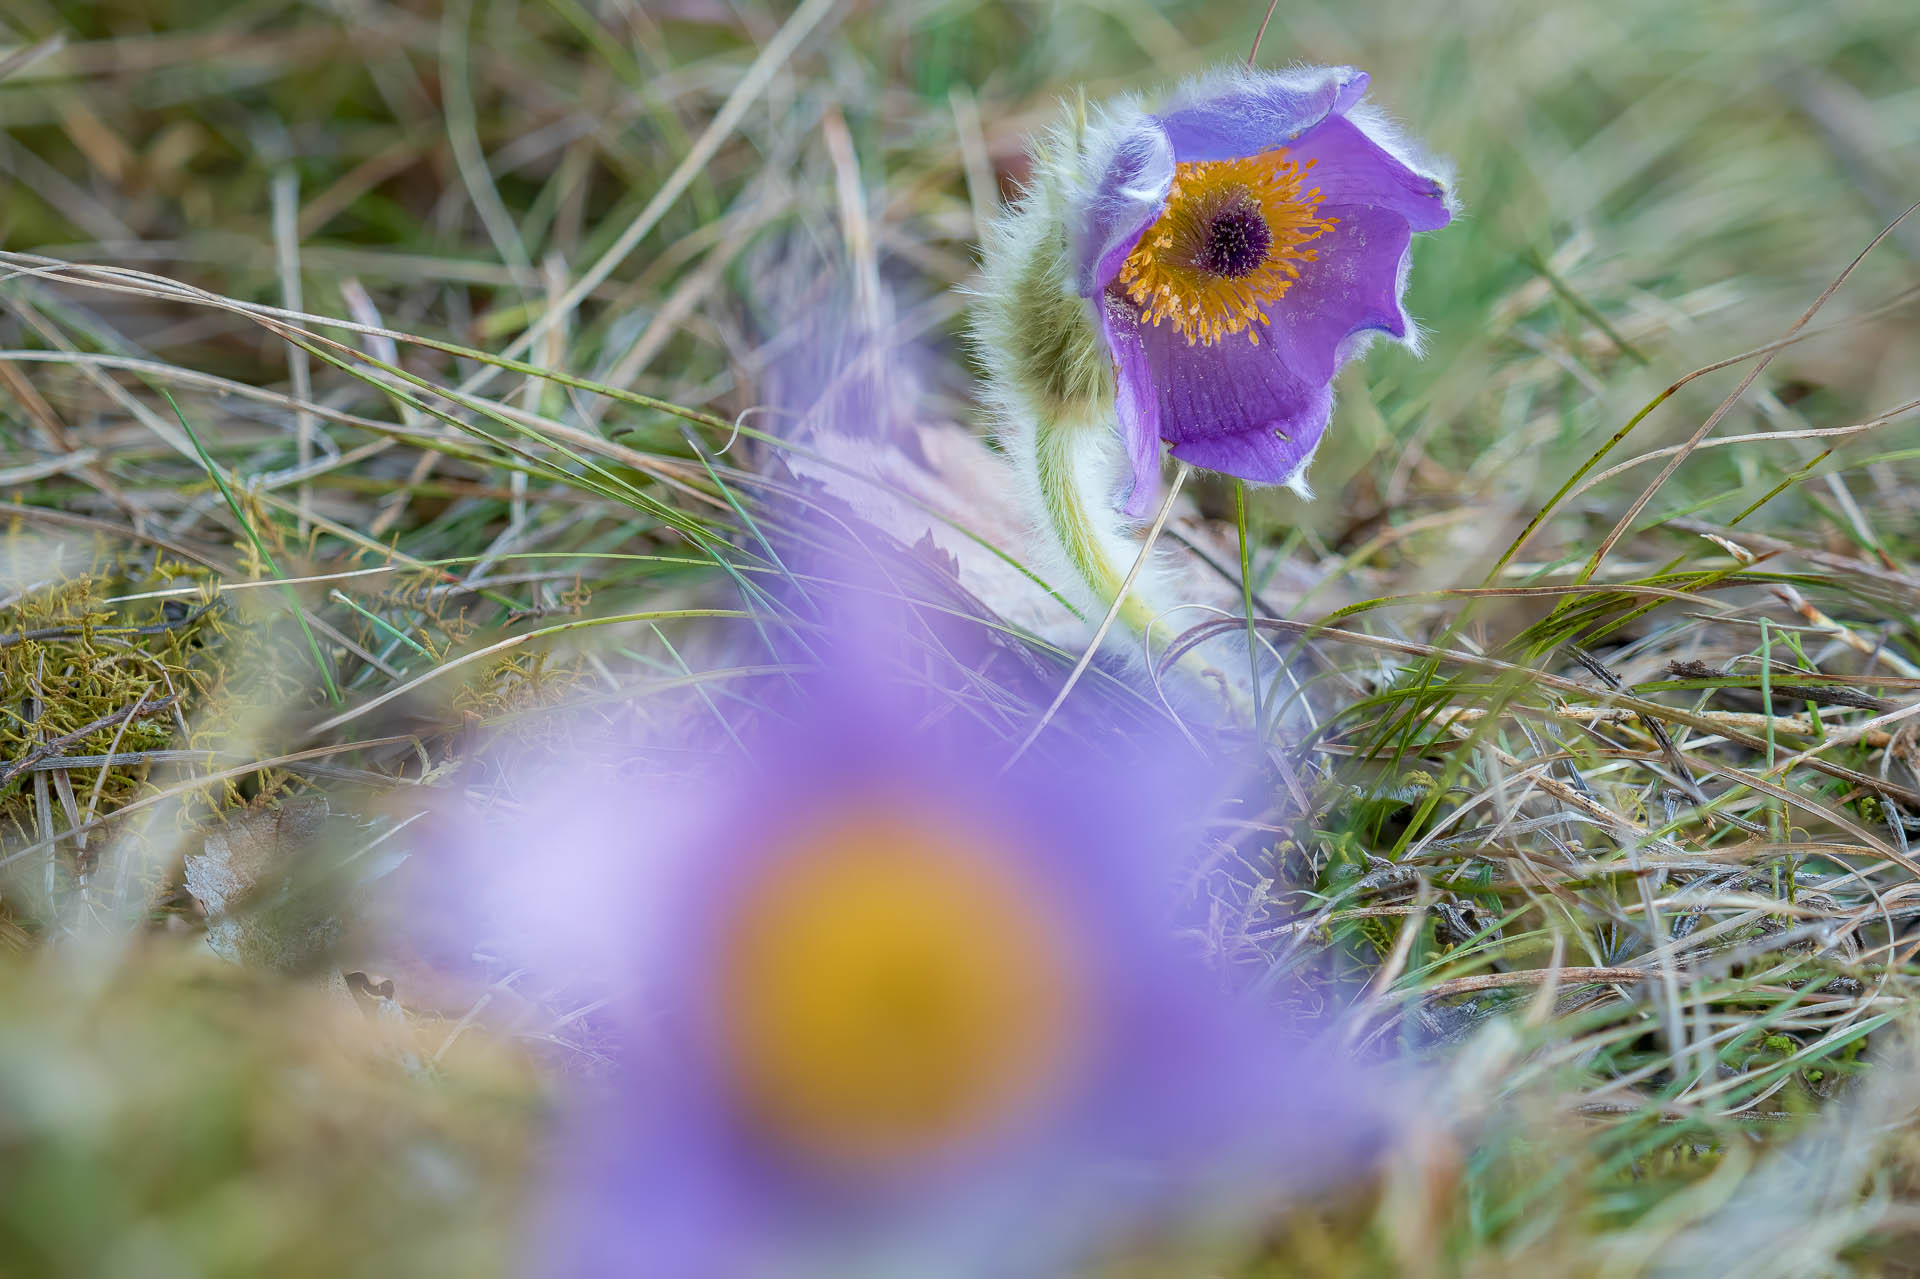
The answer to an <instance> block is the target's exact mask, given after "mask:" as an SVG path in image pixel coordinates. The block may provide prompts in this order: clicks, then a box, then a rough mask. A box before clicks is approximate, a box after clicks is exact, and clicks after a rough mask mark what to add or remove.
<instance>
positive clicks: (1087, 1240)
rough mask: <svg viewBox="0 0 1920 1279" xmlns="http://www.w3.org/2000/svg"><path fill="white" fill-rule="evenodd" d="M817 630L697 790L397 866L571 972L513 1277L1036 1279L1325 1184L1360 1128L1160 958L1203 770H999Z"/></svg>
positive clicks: (1135, 760)
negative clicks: (543, 1203)
mask: <svg viewBox="0 0 1920 1279" xmlns="http://www.w3.org/2000/svg"><path fill="white" fill-rule="evenodd" d="M832 623H833V624H832V626H831V629H830V630H829V631H828V632H827V633H829V634H833V635H838V636H843V637H844V636H847V635H849V634H857V635H859V636H860V639H859V640H858V641H857V642H854V643H851V644H849V643H847V642H845V641H844V640H843V641H842V642H841V643H840V645H839V647H838V648H837V649H836V650H835V651H833V652H830V653H829V654H827V655H826V657H825V659H824V662H825V669H824V670H822V671H820V672H817V673H816V674H815V675H814V676H812V677H810V678H802V679H801V680H800V681H799V688H798V695H797V696H791V697H787V698H785V699H783V700H782V701H781V702H780V703H779V704H778V705H777V707H776V710H777V712H778V714H777V715H774V714H769V715H768V716H766V718H765V721H764V722H763V723H762V724H761V726H760V729H759V731H756V732H752V733H748V734H746V735H745V740H744V744H745V747H746V751H747V756H746V758H739V759H735V760H734V761H732V766H731V767H729V768H727V769H724V770H722V769H715V770H712V776H711V778H710V780H709V781H707V782H706V783H704V784H701V785H698V786H694V787H688V786H686V785H684V784H678V783H676V784H664V783H662V784H649V783H641V784H635V783H631V782H629V783H626V784H623V785H614V786H609V785H607V784H606V783H607V776H606V773H607V770H606V769H605V767H604V766H603V765H601V764H599V763H596V762H594V761H591V760H587V761H581V762H580V763H579V764H578V765H577V766H575V767H572V768H569V769H567V770H564V772H562V773H556V774H555V775H553V776H551V777H549V778H547V779H545V780H544V781H543V782H542V783H541V789H542V790H543V792H544V793H543V794H542V795H541V797H540V798H539V799H538V800H537V801H536V802H535V803H534V804H533V805H532V806H531V807H530V808H529V809H528V810H527V811H526V812H524V813H523V814H521V815H520V816H519V817H517V818H514V819H513V820H510V821H485V822H478V823H467V824H465V825H462V824H459V823H454V824H452V825H449V826H445V827H443V828H442V833H441V836H440V838H439V839H438V840H437V841H433V842H431V843H430V846H429V848H428V849H427V850H426V853H425V855H424V856H423V858H422V861H423V864H424V865H425V866H427V867H431V868H434V870H435V874H436V875H437V876H438V877H439V878H440V880H441V882H442V883H444V884H447V885H449V886H450V887H453V888H458V889H461V890H463V891H464V892H466V893H467V895H468V896H469V898H471V899H473V900H477V901H479V902H480V903H481V904H482V907H483V909H482V914H483V915H486V916H487V917H489V918H493V919H496V920H498V919H503V918H506V917H507V916H511V915H515V914H517V916H518V923H517V925H516V926H515V928H514V929H513V930H510V931H512V932H513V933H514V937H515V940H513V941H511V942H509V943H508V950H509V951H511V952H512V956H511V957H512V960H513V962H520V963H527V964H531V965H535V966H539V965H548V966H555V965H558V966H574V967H577V968H578V969H581V970H583V971H585V972H587V973H591V974H597V975H598V976H599V977H600V978H601V979H602V980H603V981H604V982H605V988H606V990H607V992H608V995H609V998H610V1000H611V1002H610V1016H611V1017H612V1019H613V1021H614V1022H615V1023H616V1025H617V1027H618V1028H619V1030H620V1034H619V1039H620V1045H621V1050H620V1052H619V1053H618V1055H617V1064H616V1065H615V1067H614V1069H613V1072H612V1074H611V1076H610V1077H608V1078H605V1079H601V1080H597V1081H594V1082H593V1083H591V1084H588V1085H583V1086H581V1087H580V1088H579V1090H578V1092H577V1093H576V1095H575V1096H574V1097H573V1099H572V1101H571V1104H570V1108H569V1116H568V1118H567V1120H566V1121H565V1123H564V1125H563V1133H562V1136H561V1139H560V1144H559V1146H558V1147H557V1149H556V1151H555V1152H554V1160H553V1163H554V1172H553V1184H552V1185H551V1186H550V1188H549V1194H548V1201H547V1202H548V1206H547V1209H546V1213H545V1224H544V1228H543V1229H542V1231H541V1233H540V1236H539V1239H538V1241H537V1244H536V1250H535V1256H536V1258H537V1259H536V1261H535V1263H534V1267H533V1268H534V1270H535V1271H536V1272H537V1273H539V1274H542V1275H553V1276H568V1277H575V1276H579V1277H584V1276H600V1275H615V1274H631V1273H647V1274H657V1275H662V1276H673V1277H674V1279H733V1277H736V1276H739V1277H753V1279H760V1277H763V1276H821V1277H823V1279H824V1277H826V1276H832V1277H834V1279H840V1277H841V1276H849V1275H865V1274H885V1275H915V1276H921V1275H928V1276H933V1275H954V1276H960V1275H966V1276H975V1275H982V1274H992V1275H996V1276H1019V1275H1040V1274H1051V1273H1058V1272H1060V1271H1061V1270H1062V1269H1063V1268H1065V1267H1067V1266H1069V1265H1070V1264H1071V1263H1072V1262H1073V1260H1074V1259H1075V1258H1076V1257H1079V1256H1082V1255H1083V1253H1084V1250H1085V1249H1086V1248H1088V1247H1090V1246H1094V1245H1096V1244H1097V1242H1098V1241H1100V1240H1101V1239H1102V1238H1103V1236H1104V1237H1106V1238H1107V1241H1108V1242H1111V1236H1110V1235H1108V1233H1107V1232H1109V1231H1117V1230H1120V1229H1123V1228H1124V1229H1131V1228H1135V1227H1138V1226H1139V1225H1140V1224H1141V1223H1142V1222H1143V1221H1151V1220H1152V1216H1153V1214H1155V1213H1157V1212H1160V1211H1163V1210H1164V1211H1167V1212H1176V1211H1178V1210H1179V1208H1180V1206H1181V1205H1182V1204H1185V1205H1188V1206H1190V1207H1196V1208H1200V1209H1203V1210H1204V1211H1205V1212H1206V1213H1208V1214H1209V1215H1211V1214H1215V1213H1218V1212H1219V1211H1221V1209H1222V1206H1223V1205H1230V1204H1233V1203H1236V1202H1238V1203H1240V1204H1242V1205H1243V1206H1251V1205H1252V1204H1266V1203H1270V1202H1271V1201H1272V1198H1273V1196H1275V1195H1278V1194H1284V1193H1286V1192H1287V1191H1288V1190H1299V1189H1302V1188H1305V1187H1307V1186H1311V1187H1313V1188H1314V1189H1318V1188H1320V1187H1322V1186H1324V1185H1326V1184H1328V1183H1329V1182H1330V1181H1332V1180H1333V1179H1335V1178H1337V1177H1339V1176H1340V1175H1341V1174H1342V1173H1343V1172H1346V1173H1350V1172H1352V1171H1354V1170H1355V1169H1356V1168H1357V1167H1358V1165H1359V1164H1361V1163H1362V1162H1363V1161H1364V1159H1365V1158H1366V1157H1367V1155H1368V1154H1369V1152H1370V1151H1371V1150H1372V1149H1373V1148H1375V1147H1376V1146H1377V1145H1378V1144H1379V1142H1380V1141H1381V1139H1382V1136H1383V1133H1384V1128H1385V1123H1386V1120H1385V1115H1386V1107H1385V1104H1384V1103H1383V1101H1382V1099H1381V1098H1380V1097H1379V1096H1378V1095H1377V1094H1374V1093H1370V1092H1367V1091H1365V1089H1366V1087H1367V1085H1366V1084H1365V1083H1364V1082H1363V1081H1362V1080H1361V1079H1359V1078H1357V1077H1355V1076H1354V1075H1353V1074H1352V1073H1351V1070H1350V1068H1349V1067H1336V1066H1334V1065H1332V1063H1331V1059H1330V1058H1325V1057H1322V1056H1320V1055H1319V1054H1318V1053H1317V1052H1316V1051H1315V1050H1314V1049H1312V1048H1311V1047H1309V1046H1308V1043H1307V1041H1306V1040H1305V1038H1304V1037H1303V1036H1302V1035H1301V1034H1299V1033H1297V1032H1296V1031H1295V1030H1294V1029H1293V1028H1291V1027H1289V1026H1287V1025H1284V1024H1282V1023H1281V1022H1280V1021H1279V1020H1278V1019H1276V1018H1275V1017H1274V1016H1273V1015H1272V1013H1271V1011H1270V1010H1269V1009H1267V1008H1265V1007H1264V1006H1261V1005H1257V1004H1255V1003H1252V1002H1250V1001H1248V1000H1245V999H1242V998H1240V997H1237V996H1234V995H1232V994H1230V993H1229V992H1227V991H1226V989H1225V988H1224V986H1223V983H1222V981H1221V978H1220V976H1219V974H1218V973H1216V972H1214V971H1213V970H1211V969H1210V968H1209V967H1208V966H1207V965H1206V964H1205V963H1204V962H1203V961H1202V960H1201V959H1200V958H1199V957H1198V956H1197V955H1196V954H1194V953H1192V952H1191V951H1190V949H1188V948H1186V947H1183V946H1182V945H1181V944H1180V943H1179V941H1178V940H1177V932H1178V930H1177V927H1176V921H1175V919H1174V918H1173V912H1172V911H1171V910H1170V909H1169V908H1168V906H1167V903H1168V902H1169V901H1170V900H1172V899H1173V897H1174V896H1175V893H1174V888H1173V886H1174V884H1175V882H1176V880H1177V879H1178V878H1179V877H1180V875H1181V872H1182V871H1183V870H1186V869H1190V868H1191V863H1192V862H1193V860H1194V858H1193V857H1191V856H1188V855H1186V854H1185V853H1183V850H1192V849H1194V847H1195V845H1196V835H1197V830H1196V828H1195V823H1196V821H1197V820H1198V819H1199V817H1200V816H1202V815H1203V814H1204V811H1205V806H1206V798H1207V796H1209V795H1211V794H1213V793H1215V790H1216V788H1217V785H1218V778H1217V776H1210V774H1209V770H1208V769H1207V767H1206V765H1205V763H1204V761H1202V760H1200V759H1199V758H1198V756H1197V755H1196V754H1194V753H1192V752H1191V751H1190V750H1188V748H1186V747H1185V746H1184V744H1183V745H1181V746H1180V747H1178V748H1176V747H1174V746H1172V745H1171V744H1169V745H1168V747H1167V748H1166V749H1157V748H1156V749H1152V750H1146V749H1139V748H1137V747H1136V746H1134V745H1129V744H1126V743H1119V744H1115V745H1114V746H1113V747H1112V751H1111V755H1110V757H1109V758H1107V759H1104V760H1093V759H1091V758H1089V757H1087V756H1086V755H1084V754H1080V755H1077V756H1075V757H1074V758H1072V759H1067V760H1062V759H1060V758H1059V757H1058V756H1057V755H1056V756H1055V757H1052V758H1048V757H1047V756H1045V755H1043V754H1041V753H1039V752H1036V753H1033V754H1030V755H1028V756H1025V757H1023V760H1022V762H1021V764H1020V765H1018V766H1016V767H1014V768H1013V769H1011V770H1009V771H1007V772H1005V773H1002V772H1001V771H1000V765H1001V763H1002V762H1003V761H1004V760H1006V759H1007V757H1008V752H1009V744H1008V742H1007V741H1006V740H1005V739H1004V738H1003V736H1002V735H1001V734H1000V733H998V732H996V731H995V730H993V729H991V728H989V727H987V725H986V722H985V721H986V717H985V716H983V715H979V714H978V713H977V712H978V711H979V708H978V707H973V706H968V705H965V704H963V702H962V700H961V699H959V698H958V697H956V695H955V694H954V693H953V692H952V691H940V690H937V689H936V688H934V687H932V686H931V685H929V684H928V683H926V682H924V680H923V679H922V678H916V677H915V676H913V675H908V674H903V672H905V671H911V670H913V669H914V663H913V660H912V659H911V657H908V658H905V659H903V657H902V651H901V650H903V649H904V648H905V647H906V645H905V644H904V643H903V638H904V637H905V636H906V635H907V634H908V633H909V632H908V631H907V630H906V629H902V628H896V629H892V630H889V628H887V627H884V626H881V625H877V624H876V622H875V619H873V618H872V616H871V615H870V612H868V611H867V610H864V609H862V608H859V607H855V608H852V609H851V610H848V611H847V612H846V613H844V614H841V615H836V616H834V617H833V618H832ZM922 674H924V672H923V673H922ZM1076 761H1077V762H1076ZM503 866H504V867H508V868H517V869H507V870H505V871H502V870H501V869H500V868H501V867H503ZM515 903H518V905H517V907H516V905H515ZM623 912H625V913H627V915H628V921H627V924H626V926H625V927H623V926H622V925H621V922H620V916H621V915H622V913H623Z"/></svg>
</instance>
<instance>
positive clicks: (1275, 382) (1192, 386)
mask: <svg viewBox="0 0 1920 1279" xmlns="http://www.w3.org/2000/svg"><path fill="white" fill-rule="evenodd" d="M1140 333H1141V338H1142V345H1143V347H1144V348H1145V355H1146V364H1147V367H1148V370H1149V374H1150V376H1151V377H1152V379H1153V385H1154V389H1155V390H1156V391H1157V392H1158V393H1159V400H1160V434H1161V435H1162V436H1163V437H1165V438H1166V439H1167V440H1168V441H1170V442H1171V443H1172V444H1173V455H1174V456H1175V457H1177V458H1179V459H1180V460H1182V461H1184V462H1191V463H1192V464H1193V465H1195V466H1199V467H1204V468H1205V469H1207V470H1210V471H1221V472H1224V473H1226V474H1228V475H1237V476H1239V477H1240V478H1242V479H1246V480H1253V481H1255V482H1257V483H1261V484H1284V483H1286V482H1287V481H1288V480H1290V479H1292V478H1293V477H1294V475H1295V474H1296V473H1297V472H1298V471H1299V470H1300V468H1301V466H1302V465H1303V464H1305V462H1306V460H1307V458H1308V457H1310V456H1311V455H1312V453H1313V450H1314V447H1315V446H1316V445H1317V444H1319V442H1320V436H1321V434H1322V433H1323V432H1325V430H1326V429H1327V417H1328V415H1329V414H1330V413H1331V412H1332V409H1333V391H1332V389H1331V388H1330V386H1329V385H1328V382H1327V379H1325V378H1320V377H1314V376H1310V375H1309V376H1302V375H1301V374H1300V373H1297V372H1295V371H1294V370H1293V368H1292V367H1290V366H1289V365H1288V363H1287V361H1286V359H1285V357H1284V354H1283V352H1282V350H1281V349H1280V347H1279V346H1278V345H1277V344H1276V343H1274V342H1272V341H1269V340H1268V339H1267V338H1266V336H1265V335H1264V334H1263V335H1262V338H1261V342H1260V345H1258V346H1255V345H1254V344H1253V343H1251V342H1249V341H1247V339H1246V336H1245V335H1244V334H1236V335H1234V336H1232V337H1229V338H1226V339H1225V340H1223V341H1219V342H1215V343H1213V344H1212V345H1210V346H1209V345H1207V344H1205V343H1197V344H1195V345H1193V346H1189V345H1187V340H1186V338H1184V337H1182V336H1181V335H1180V331H1179V330H1178V329H1176V328H1175V327H1174V326H1173V325H1172V324H1170V323H1169V324H1161V325H1157V326H1148V327H1143V328H1142V329H1141V331H1140Z"/></svg>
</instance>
